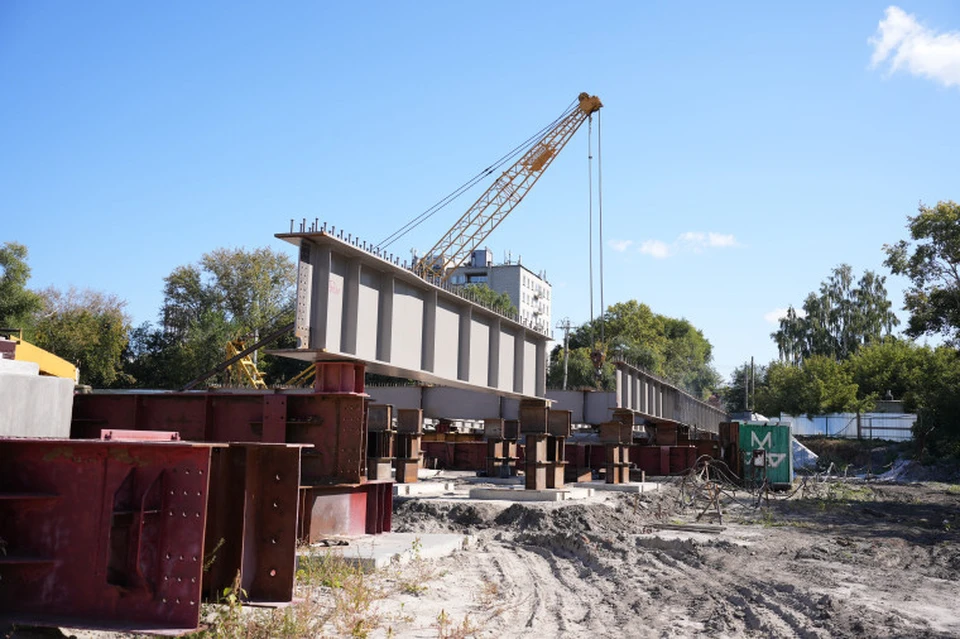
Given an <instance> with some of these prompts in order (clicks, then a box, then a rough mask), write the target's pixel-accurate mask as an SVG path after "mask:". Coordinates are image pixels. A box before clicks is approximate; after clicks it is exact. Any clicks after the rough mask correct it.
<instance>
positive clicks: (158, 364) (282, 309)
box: [127, 248, 303, 388]
mask: <svg viewBox="0 0 960 639" xmlns="http://www.w3.org/2000/svg"><path fill="white" fill-rule="evenodd" d="M295 277H296V270H295V268H294V265H293V263H292V261H291V260H290V258H289V257H288V256H287V255H286V254H284V253H278V252H275V251H273V250H271V249H269V248H258V249H254V250H245V249H224V248H221V249H217V250H214V251H211V252H209V253H206V254H204V255H203V256H202V257H201V259H200V261H199V262H198V263H196V264H187V265H183V266H178V267H177V268H175V269H174V270H173V271H172V272H171V273H170V275H168V276H167V277H165V278H164V287H163V306H162V307H161V310H160V322H161V324H160V326H159V327H157V328H153V327H151V326H150V325H149V324H146V325H142V326H140V327H138V328H137V329H136V330H135V331H134V332H133V336H132V340H131V347H130V351H129V357H128V360H129V363H128V366H127V370H128V371H129V373H130V374H131V376H132V377H133V378H135V381H134V382H132V383H133V384H134V385H135V386H137V387H140V388H179V387H180V386H182V385H184V384H185V383H186V382H188V381H190V380H192V379H194V378H195V377H197V376H198V375H201V374H202V373H204V372H205V371H208V370H210V369H211V368H213V367H214V366H216V365H217V364H219V363H220V362H222V361H223V360H224V359H226V345H227V342H228V341H230V340H233V339H238V338H246V339H248V340H256V339H257V338H258V337H259V336H261V335H263V334H266V333H268V332H270V331H273V330H276V329H277V328H280V327H281V326H283V325H285V324H288V323H290V322H292V321H293V298H294V293H295V289H294V282H295ZM277 345H278V344H274V345H272V346H277ZM286 345H287V346H292V343H287V344H286ZM258 365H259V366H260V368H261V370H262V371H263V372H264V373H265V374H266V375H268V380H271V381H276V382H279V381H282V380H285V379H287V378H288V377H290V376H292V375H293V374H295V373H296V372H299V370H300V369H302V368H303V365H302V363H299V362H292V361H288V360H286V359H283V358H273V357H270V356H263V357H261V358H260V360H259V362H258Z"/></svg>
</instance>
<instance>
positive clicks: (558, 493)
mask: <svg viewBox="0 0 960 639" xmlns="http://www.w3.org/2000/svg"><path fill="white" fill-rule="evenodd" d="M592 496H593V489H590V488H568V489H564V490H559V489H554V488H548V489H546V490H528V489H526V488H481V487H477V488H471V489H470V499H490V500H502V501H566V500H568V499H586V498H587V497H592Z"/></svg>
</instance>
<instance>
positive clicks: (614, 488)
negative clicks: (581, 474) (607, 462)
mask: <svg viewBox="0 0 960 639" xmlns="http://www.w3.org/2000/svg"><path fill="white" fill-rule="evenodd" d="M574 486H575V487H576V488H589V489H591V490H605V491H611V492H619V493H652V492H656V491H658V490H660V484H658V483H657V482H653V481H633V482H629V483H623V484H607V483H605V482H602V481H583V482H577V483H576V484H574Z"/></svg>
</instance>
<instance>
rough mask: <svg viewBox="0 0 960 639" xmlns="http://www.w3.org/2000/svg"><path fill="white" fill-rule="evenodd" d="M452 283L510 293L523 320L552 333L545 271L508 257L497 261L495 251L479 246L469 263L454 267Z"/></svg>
mask: <svg viewBox="0 0 960 639" xmlns="http://www.w3.org/2000/svg"><path fill="white" fill-rule="evenodd" d="M450 283H451V284H454V285H464V284H486V285H487V286H489V287H490V288H491V289H493V290H494V291H496V292H497V293H506V294H507V296H508V297H509V298H510V301H511V302H513V305H514V306H516V307H517V310H518V311H519V314H520V320H521V321H522V322H523V323H525V324H528V325H530V326H532V327H534V328H536V329H538V330H539V331H540V332H542V333H545V334H547V335H549V334H550V326H551V324H550V306H551V296H552V291H551V287H550V283H549V282H548V281H547V280H546V279H545V278H544V277H543V274H542V273H541V274H537V273H534V272H533V271H531V270H530V269H528V268H527V267H525V266H523V264H521V263H520V261H519V260H517V262H516V263H512V262H511V261H510V260H507V262H506V263H504V264H494V263H493V252H492V251H491V250H490V249H479V250H476V251H474V252H473V253H472V254H471V256H470V261H469V262H468V263H467V264H465V265H464V266H460V267H458V268H457V269H456V270H454V272H453V275H452V276H451V278H450Z"/></svg>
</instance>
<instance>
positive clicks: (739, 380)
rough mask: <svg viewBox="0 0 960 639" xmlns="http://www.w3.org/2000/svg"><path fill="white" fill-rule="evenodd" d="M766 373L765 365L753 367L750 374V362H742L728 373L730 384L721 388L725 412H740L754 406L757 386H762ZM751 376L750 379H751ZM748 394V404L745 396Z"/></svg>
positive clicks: (751, 408)
mask: <svg viewBox="0 0 960 639" xmlns="http://www.w3.org/2000/svg"><path fill="white" fill-rule="evenodd" d="M766 375H767V367H766V366H763V365H758V366H755V367H754V370H753V373H752V375H751V371H750V364H744V365H743V366H738V367H737V368H735V369H734V371H733V373H731V375H730V384H729V385H728V386H725V387H724V388H723V389H722V392H721V397H722V398H723V403H724V406H725V408H726V410H727V412H730V413H742V412H746V411H748V410H753V409H755V408H756V396H757V386H758V385H760V386H763V384H764V381H763V380H764V378H765V377H766ZM751 377H752V379H751ZM748 395H749V396H750V400H751V401H750V402H749V406H748V401H747V396H748Z"/></svg>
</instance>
